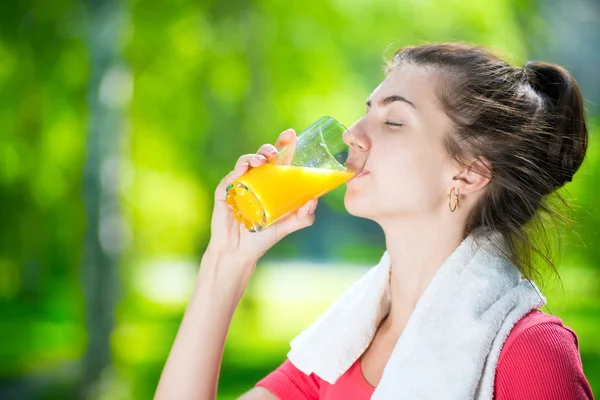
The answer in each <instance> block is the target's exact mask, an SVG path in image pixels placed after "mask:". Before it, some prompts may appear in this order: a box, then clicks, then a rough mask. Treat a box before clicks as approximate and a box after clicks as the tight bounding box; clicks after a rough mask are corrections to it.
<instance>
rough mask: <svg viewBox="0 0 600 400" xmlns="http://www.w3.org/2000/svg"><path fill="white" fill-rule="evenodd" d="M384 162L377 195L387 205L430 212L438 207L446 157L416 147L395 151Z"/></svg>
mask: <svg viewBox="0 0 600 400" xmlns="http://www.w3.org/2000/svg"><path fill="white" fill-rule="evenodd" d="M389 155H390V156H389V157H385V158H384V157H382V158H381V159H380V160H386V162H381V163H378V165H377V173H376V174H375V175H374V176H373V178H374V180H375V181H376V182H377V193H378V197H379V198H380V199H381V200H384V203H387V204H389V205H397V206H399V207H402V208H407V207H408V208H412V209H424V208H425V209H429V208H431V207H434V206H435V204H437V202H438V199H439V196H438V194H439V193H438V192H439V191H440V188H441V187H442V182H441V177H442V165H443V159H444V154H440V151H439V150H438V149H432V148H431V147H427V148H426V147H417V146H415V147H412V148H410V149H409V148H405V149H400V150H397V151H394V152H393V153H390V154H389Z"/></svg>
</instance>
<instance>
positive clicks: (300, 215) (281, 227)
mask: <svg viewBox="0 0 600 400" xmlns="http://www.w3.org/2000/svg"><path fill="white" fill-rule="evenodd" d="M317 204H318V200H316V199H314V200H311V201H309V202H308V203H306V204H305V205H304V206H302V208H300V209H299V210H298V211H297V212H296V213H295V214H292V215H291V216H289V217H287V218H285V219H284V220H282V221H281V222H279V223H278V224H277V225H275V226H276V228H277V236H278V238H279V239H282V238H284V237H285V236H287V235H289V234H290V233H293V232H296V231H298V230H300V229H303V228H306V227H308V226H311V225H312V224H314V222H315V214H314V211H315V209H316V207H317Z"/></svg>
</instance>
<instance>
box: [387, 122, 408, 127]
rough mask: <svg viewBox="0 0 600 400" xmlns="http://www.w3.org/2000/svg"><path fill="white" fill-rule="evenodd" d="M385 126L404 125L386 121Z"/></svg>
mask: <svg viewBox="0 0 600 400" xmlns="http://www.w3.org/2000/svg"><path fill="white" fill-rule="evenodd" d="M385 124H386V125H389V126H403V125H404V124H401V123H399V122H392V121H385Z"/></svg>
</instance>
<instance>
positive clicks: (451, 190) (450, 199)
mask: <svg viewBox="0 0 600 400" xmlns="http://www.w3.org/2000/svg"><path fill="white" fill-rule="evenodd" d="M452 193H454V188H452V189H450V193H448V207H449V208H450V211H452V212H454V211H456V209H457V208H458V203H459V202H460V199H459V198H458V195H459V193H458V189H456V193H455V194H454V207H452Z"/></svg>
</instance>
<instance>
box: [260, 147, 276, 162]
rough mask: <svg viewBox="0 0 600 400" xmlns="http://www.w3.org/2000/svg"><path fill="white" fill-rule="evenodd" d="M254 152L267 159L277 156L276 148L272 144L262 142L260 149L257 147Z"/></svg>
mask: <svg viewBox="0 0 600 400" xmlns="http://www.w3.org/2000/svg"><path fill="white" fill-rule="evenodd" d="M256 154H260V155H262V156H265V157H266V158H267V160H268V159H270V158H273V157H276V156H277V148H276V147H275V146H273V145H272V144H263V145H262V146H260V149H258V151H257V152H256Z"/></svg>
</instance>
